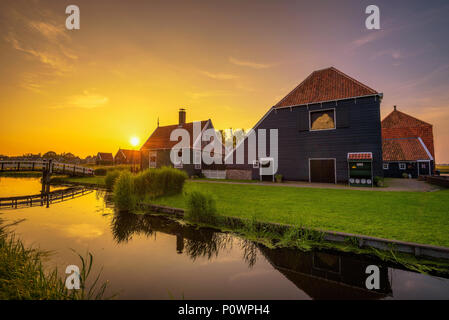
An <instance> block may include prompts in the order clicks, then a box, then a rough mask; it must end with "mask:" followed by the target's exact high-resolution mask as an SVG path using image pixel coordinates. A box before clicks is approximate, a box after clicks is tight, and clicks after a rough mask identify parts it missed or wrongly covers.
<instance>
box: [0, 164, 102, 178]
mask: <svg viewBox="0 0 449 320" xmlns="http://www.w3.org/2000/svg"><path fill="white" fill-rule="evenodd" d="M50 163H51V168H50ZM45 169H47V170H49V169H51V171H52V172H54V173H63V174H69V175H88V176H90V175H94V170H93V169H91V168H86V167H83V166H78V165H75V164H67V163H61V162H55V161H52V162H50V161H46V160H36V161H29V160H23V161H22V160H3V161H0V171H43V170H45Z"/></svg>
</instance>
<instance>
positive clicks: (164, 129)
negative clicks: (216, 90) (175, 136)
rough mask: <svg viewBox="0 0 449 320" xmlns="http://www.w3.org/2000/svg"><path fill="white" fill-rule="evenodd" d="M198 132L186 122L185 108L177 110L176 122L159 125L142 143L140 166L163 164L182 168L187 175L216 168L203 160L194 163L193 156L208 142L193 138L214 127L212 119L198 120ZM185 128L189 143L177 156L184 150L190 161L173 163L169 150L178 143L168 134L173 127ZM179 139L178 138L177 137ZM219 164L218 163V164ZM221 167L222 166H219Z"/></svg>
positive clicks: (192, 124) (157, 166) (159, 165)
mask: <svg viewBox="0 0 449 320" xmlns="http://www.w3.org/2000/svg"><path fill="white" fill-rule="evenodd" d="M197 123H198V124H200V126H198V129H199V132H197V133H195V132H194V131H195V129H194V122H186V111H185V109H180V110H179V122H178V124H174V125H168V126H159V124H158V127H157V128H156V130H154V132H153V133H152V134H151V136H150V137H149V138H148V140H147V141H146V142H145V143H144V144H143V146H142V147H141V148H140V153H141V168H142V169H147V168H160V167H163V166H169V167H175V168H178V169H182V170H184V171H185V172H186V173H187V174H188V175H189V176H192V175H197V176H199V175H201V174H202V173H203V172H204V170H205V169H206V170H217V169H218V168H217V165H214V164H212V165H206V164H204V163H203V162H201V163H199V164H194V161H193V157H194V155H195V153H196V154H198V152H199V153H202V152H203V148H204V147H205V146H206V145H207V144H208V143H209V142H206V141H201V142H200V143H199V144H198V141H194V139H201V136H199V133H202V132H204V131H205V130H207V129H214V126H213V124H212V121H211V120H210V119H208V120H203V121H198V122H197ZM180 128H182V129H185V130H187V132H188V133H189V136H190V143H189V147H188V148H186V149H183V150H182V151H179V156H182V155H183V153H184V152H188V154H189V158H190V161H189V162H190V163H188V164H187V163H181V164H176V165H174V164H173V163H172V161H171V159H170V152H171V150H172V148H173V147H174V146H175V145H176V144H177V143H178V141H171V140H170V135H171V133H172V131H173V130H175V129H180ZM179 141H180V138H179ZM197 144H198V145H199V146H200V147H199V148H198V149H195V148H194V146H196V145H197ZM218 166H220V165H218ZM221 167H223V166H221ZM221 169H223V168H221Z"/></svg>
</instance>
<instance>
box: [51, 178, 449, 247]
mask: <svg viewBox="0 0 449 320" xmlns="http://www.w3.org/2000/svg"><path fill="white" fill-rule="evenodd" d="M58 181H59V182H64V183H73V184H76V183H82V184H83V185H89V184H90V185H93V186H97V185H103V186H104V178H103V177H87V178H59V180H58ZM193 190H199V191H202V192H207V193H210V194H212V195H213V197H214V198H215V200H216V203H217V211H218V213H219V214H220V215H221V216H231V217H237V218H242V219H257V221H260V222H269V223H281V224H289V225H294V226H301V227H309V228H311V229H319V230H329V231H336V232H345V233H352V234H361V235H365V236H371V237H378V238H385V239H392V240H398V241H407V242H415V243H420V244H428V245H435V246H443V247H449V234H448V233H447V230H449V219H447V198H448V196H449V190H441V191H435V192H385V191H371V190H370V191H360V190H339V189H319V188H292V187H284V186H277V185H276V186H274V185H273V186H265V185H263V186H262V185H253V184H230V183H219V182H214V183H206V182H204V181H195V180H189V181H187V182H186V184H185V186H184V192H183V194H180V195H176V196H170V197H161V198H157V199H151V200H149V201H148V203H152V204H157V205H164V206H169V207H175V208H180V209H186V208H187V203H186V196H185V195H186V194H188V193H189V192H191V191H193Z"/></svg>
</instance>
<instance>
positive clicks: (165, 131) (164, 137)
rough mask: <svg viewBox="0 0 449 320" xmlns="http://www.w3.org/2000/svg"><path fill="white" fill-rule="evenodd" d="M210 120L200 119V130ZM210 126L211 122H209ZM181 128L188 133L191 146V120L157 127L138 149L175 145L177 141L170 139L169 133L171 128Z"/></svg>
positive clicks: (164, 147)
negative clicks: (180, 124) (182, 123)
mask: <svg viewBox="0 0 449 320" xmlns="http://www.w3.org/2000/svg"><path fill="white" fill-rule="evenodd" d="M208 122H210V120H205V121H201V130H203V129H204V127H205V126H206V125H207V123H208ZM210 127H211V128H213V127H212V124H210ZM179 128H183V129H186V130H187V131H188V132H189V134H190V146H191V147H192V146H193V142H194V141H193V122H189V123H185V124H184V125H182V126H179V125H177V124H175V125H171V126H163V127H157V128H156V130H154V132H153V133H152V135H151V136H150V137H149V138H148V140H147V141H146V142H145V143H144V144H143V146H142V148H140V150H149V149H171V148H172V147H173V146H175V145H176V144H177V143H178V141H170V134H171V132H172V131H173V130H175V129H179Z"/></svg>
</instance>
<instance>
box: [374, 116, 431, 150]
mask: <svg viewBox="0 0 449 320" xmlns="http://www.w3.org/2000/svg"><path fill="white" fill-rule="evenodd" d="M416 137H420V138H421V139H422V140H423V142H424V144H425V145H426V147H427V149H428V150H429V151H430V153H431V154H432V156H433V157H435V148H434V142H433V128H432V125H431V124H429V123H427V122H424V121H422V120H419V119H417V118H415V117H412V116H410V115H408V114H406V113H404V112H401V111H398V110H396V109H395V110H393V111H392V112H391V113H390V114H389V115H388V116H386V117H385V119H383V120H382V138H384V139H393V138H416Z"/></svg>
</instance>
